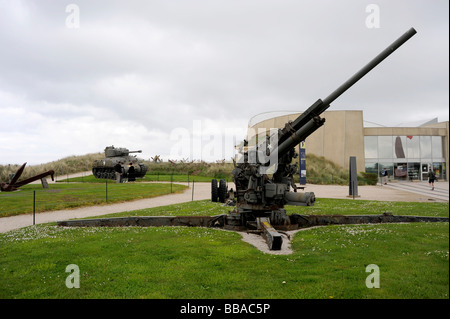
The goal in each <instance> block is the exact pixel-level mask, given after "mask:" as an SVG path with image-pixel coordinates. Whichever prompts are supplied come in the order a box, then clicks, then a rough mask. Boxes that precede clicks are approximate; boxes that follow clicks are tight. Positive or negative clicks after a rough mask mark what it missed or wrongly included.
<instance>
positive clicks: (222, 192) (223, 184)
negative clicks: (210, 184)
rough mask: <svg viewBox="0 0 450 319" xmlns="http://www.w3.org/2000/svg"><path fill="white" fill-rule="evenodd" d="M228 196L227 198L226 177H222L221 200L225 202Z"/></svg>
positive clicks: (220, 186)
mask: <svg viewBox="0 0 450 319" xmlns="http://www.w3.org/2000/svg"><path fill="white" fill-rule="evenodd" d="M226 198H227V182H226V181H225V180H224V179H221V180H220V182H219V202H221V203H225V199H226Z"/></svg>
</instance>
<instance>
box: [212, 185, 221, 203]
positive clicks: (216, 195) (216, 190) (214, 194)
mask: <svg viewBox="0 0 450 319" xmlns="http://www.w3.org/2000/svg"><path fill="white" fill-rule="evenodd" d="M218 198H219V188H218V187H217V179H213V180H212V181H211V201H212V202H214V203H215V202H217V199H218Z"/></svg>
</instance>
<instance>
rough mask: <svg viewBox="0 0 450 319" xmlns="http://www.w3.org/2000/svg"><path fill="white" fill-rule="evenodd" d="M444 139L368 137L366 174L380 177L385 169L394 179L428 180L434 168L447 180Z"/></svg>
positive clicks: (365, 139)
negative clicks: (374, 174) (429, 173)
mask: <svg viewBox="0 0 450 319" xmlns="http://www.w3.org/2000/svg"><path fill="white" fill-rule="evenodd" d="M443 153H444V152H443V143H442V137H441V136H364V154H365V160H366V172H367V173H376V174H378V176H380V174H381V171H382V170H384V169H385V168H386V169H387V170H388V172H389V176H390V178H393V179H397V180H426V179H427V178H428V172H429V171H430V170H431V169H433V170H434V171H435V173H436V177H437V178H438V179H439V178H444V177H445V172H446V171H445V170H446V167H445V160H444V158H443Z"/></svg>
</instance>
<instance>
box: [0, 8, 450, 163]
mask: <svg viewBox="0 0 450 319" xmlns="http://www.w3.org/2000/svg"><path fill="white" fill-rule="evenodd" d="M71 4H73V5H71ZM369 4H375V5H376V8H378V9H379V11H378V13H379V15H377V10H374V9H371V8H372V7H369V9H371V10H369V11H367V9H368V5H369ZM448 11H449V1H448V0H423V1H422V0H394V1H393V0H390V1H381V0H375V1H363V0H339V1H335V0H315V1H313V0H296V1H294V0H292V1H290V0H281V1H280V0H278V1H275V0H265V1H264V0H239V1H238V0H226V1H225V0H183V1H181V0H180V1H174V0H161V1H154V0H149V1H92V0H91V1H82V0H71V1H50V0H47V1H45V0H39V1H21V0H0V112H1V123H0V164H13V163H17V164H22V163H24V162H28V163H29V164H39V163H45V162H49V161H53V160H57V159H60V158H63V157H66V156H70V155H83V154H87V153H94V152H102V151H103V149H104V148H105V146H108V145H115V146H121V147H127V148H129V149H141V150H142V151H143V153H142V154H141V155H140V157H141V158H145V159H148V158H150V157H152V156H154V155H156V154H158V155H159V154H160V155H162V156H163V157H164V158H166V159H167V158H170V157H172V158H174V157H176V156H175V155H178V156H179V157H181V158H186V157H191V158H194V159H198V158H199V157H200V156H202V158H203V159H207V160H214V159H221V158H225V157H227V155H228V148H229V145H230V143H231V142H230V143H228V144H227V139H229V138H230V136H231V138H236V139H237V142H239V141H240V140H241V139H242V138H243V137H244V135H243V134H244V133H242V132H245V130H246V128H247V125H248V122H249V120H250V119H251V118H252V117H254V116H255V115H257V114H259V113H262V112H271V111H298V112H302V111H304V110H305V109H306V108H308V107H309V106H310V105H311V104H312V103H313V102H315V101H316V100H317V99H318V98H325V97H326V96H327V95H328V94H329V93H331V92H332V91H333V90H334V89H335V88H337V87H338V86H339V85H340V84H341V83H343V82H344V81H345V80H347V78H349V77H350V76H351V75H352V74H353V73H355V72H356V71H358V70H359V69H360V68H361V67H362V66H363V65H364V64H366V63H367V62H368V61H370V60H371V59H372V58H373V57H374V56H375V55H377V54H378V53H379V52H380V51H382V50H383V49H384V48H386V47H387V46H388V45H389V44H390V43H392V42H393V41H394V40H395V39H397V38H398V37H399V36H401V35H402V34H403V33H405V32H406V31H407V30H408V29H409V28H410V27H414V28H415V29H416V30H417V32H418V33H417V34H416V35H415V36H414V37H413V38H411V39H410V40H409V41H408V42H407V43H406V44H405V45H403V46H402V47H400V48H399V49H398V50H397V51H396V52H394V53H393V54H392V55H391V56H390V57H388V58H387V59H386V60H385V61H383V62H382V64H381V65H379V67H377V68H376V69H374V70H373V71H372V72H371V73H369V74H368V75H367V76H366V77H364V78H363V79H362V80H361V81H360V82H359V83H357V84H356V85H355V86H354V87H352V88H351V89H350V90H349V91H347V92H346V93H345V94H343V95H342V96H341V97H340V98H339V99H337V100H336V101H335V102H334V103H333V104H332V105H331V107H330V108H329V110H330V111H331V110H362V111H363V114H364V120H366V121H370V122H375V123H379V124H382V125H385V126H394V125H397V124H399V123H405V122H415V121H420V120H424V119H431V118H435V117H437V118H438V120H439V121H448V120H449V115H448V114H449V110H448V106H449V94H448V93H449V92H448V87H449V73H448V72H449V65H448V63H449V32H448V30H449V15H448ZM378 17H379V20H377V18H378ZM378 22H379V24H377V23H378ZM325 125H326V124H325ZM213 132H215V133H217V134H216V138H213V137H212V135H211V134H212V133H213ZM231 132H232V133H231ZM236 132H237V133H236ZM183 134H184V135H183ZM186 134H187V135H188V137H187V138H186V137H185V135H186ZM183 136H184V137H183ZM196 138H197V140H196ZM213 143H216V144H218V145H219V146H217V148H216V146H212V144H213ZM231 144H232V143H231ZM211 147H213V148H215V150H216V151H215V152H214V154H213V156H208V154H209V155H211V154H212V153H211V151H210V149H208V148H211ZM180 149H183V151H178V150H180ZM199 149H200V151H199ZM217 150H219V151H217ZM199 152H200V153H202V154H203V155H202V154H200V153H199ZM205 153H208V154H206V155H205ZM199 154H200V155H199Z"/></svg>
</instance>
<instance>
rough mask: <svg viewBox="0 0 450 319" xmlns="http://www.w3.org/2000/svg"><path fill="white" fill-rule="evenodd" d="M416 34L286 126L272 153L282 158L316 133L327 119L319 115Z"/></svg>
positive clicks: (412, 31) (405, 36) (399, 41)
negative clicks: (275, 152) (276, 153)
mask: <svg viewBox="0 0 450 319" xmlns="http://www.w3.org/2000/svg"><path fill="white" fill-rule="evenodd" d="M416 33H417V32H416V30H415V29H414V28H411V29H409V30H408V31H407V32H406V33H405V34H403V35H402V36H401V37H399V38H398V39H397V40H395V41H394V42H393V43H392V44H391V45H390V46H388V47H387V48H386V49H385V50H383V51H382V52H381V53H380V54H378V55H377V56H376V57H375V58H373V59H372V61H370V62H369V63H368V64H366V65H365V66H364V67H363V68H362V69H361V70H359V71H358V72H356V73H355V74H354V75H353V76H352V77H351V78H350V79H348V80H347V81H346V82H344V83H343V84H342V85H341V86H339V87H338V88H337V89H336V90H334V91H333V92H332V93H331V94H330V95H328V96H327V97H326V98H325V99H323V100H321V99H319V100H317V101H316V102H315V103H314V104H313V105H311V106H310V107H309V108H308V109H307V110H306V111H305V112H304V113H303V114H301V115H300V116H299V117H298V118H297V119H295V121H294V122H292V123H288V124H286V127H285V128H284V129H283V130H282V132H281V135H280V136H279V140H278V147H277V148H275V149H274V150H273V151H272V153H273V152H274V151H277V152H278V157H281V156H283V155H284V154H286V153H287V152H288V151H289V150H290V149H291V148H292V147H294V146H295V145H297V144H298V143H300V142H301V141H303V140H305V139H306V137H308V136H309V135H311V134H312V133H313V132H314V131H316V130H317V129H318V128H319V127H320V126H322V125H323V124H324V122H325V119H322V118H320V117H319V115H320V114H322V113H323V112H324V111H325V110H326V109H328V107H329V106H330V104H331V103H332V102H333V101H334V100H336V99H337V98H338V97H339V96H340V95H341V94H342V93H344V92H345V91H347V90H348V89H349V88H350V87H351V86H353V84H355V83H356V82H358V81H359V80H360V79H361V78H362V77H363V76H364V75H366V74H367V73H369V72H370V71H371V70H372V69H373V68H374V67H376V66H377V65H378V64H379V63H381V61H383V60H384V59H386V58H387V57H388V56H389V55H390V54H392V53H393V52H394V51H395V50H397V49H398V48H399V47H400V46H402V45H403V44H404V43H405V42H406V41H408V40H409V39H410V38H411V37H412V36H413V35H414V34H416Z"/></svg>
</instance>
